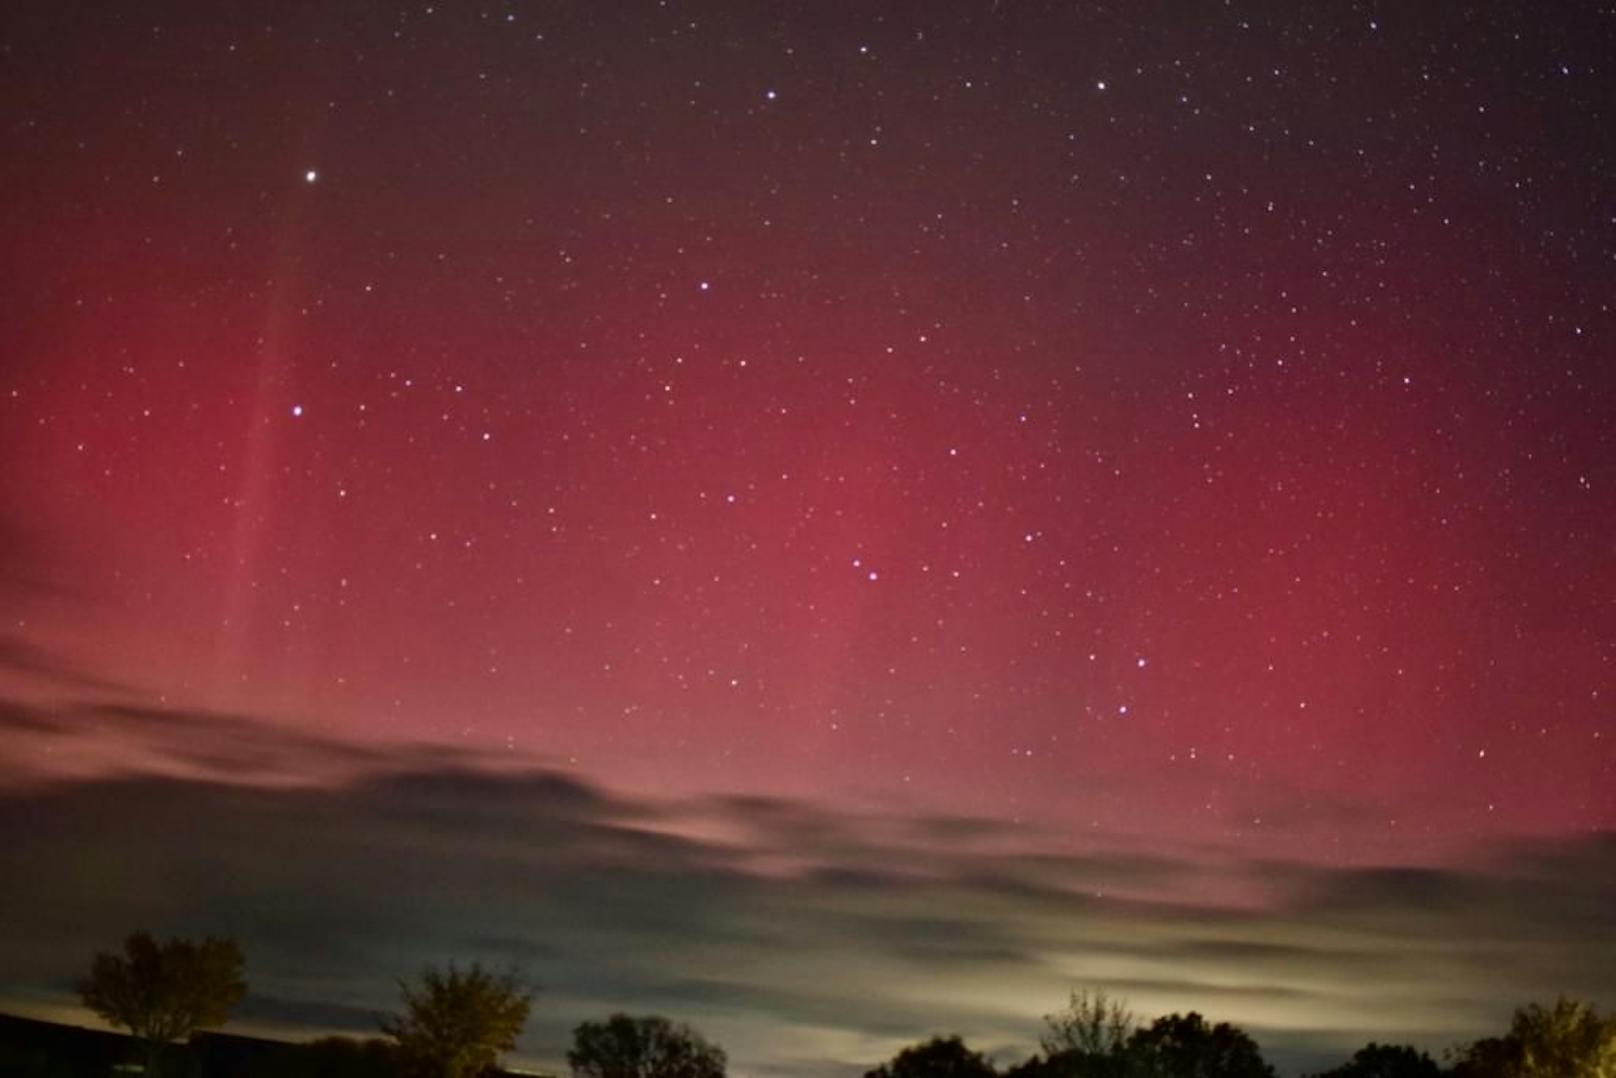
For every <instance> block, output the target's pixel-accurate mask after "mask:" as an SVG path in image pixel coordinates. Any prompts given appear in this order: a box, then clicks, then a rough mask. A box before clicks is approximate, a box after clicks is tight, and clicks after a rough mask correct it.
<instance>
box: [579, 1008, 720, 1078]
mask: <svg viewBox="0 0 1616 1078" xmlns="http://www.w3.org/2000/svg"><path fill="white" fill-rule="evenodd" d="M727 1062H728V1060H727V1057H726V1056H725V1055H724V1050H723V1049H722V1048H720V1047H718V1046H717V1045H715V1044H711V1043H709V1042H708V1041H707V1040H705V1039H704V1038H703V1037H702V1036H701V1034H699V1033H697V1032H696V1031H695V1030H693V1029H691V1028H690V1027H689V1026H687V1025H682V1024H681V1025H675V1024H674V1023H672V1022H670V1021H668V1020H667V1019H666V1018H660V1017H657V1016H655V1015H647V1016H645V1017H634V1016H632V1015H627V1014H614V1015H612V1016H611V1017H609V1018H607V1019H606V1020H605V1021H604V1022H582V1023H580V1024H579V1025H578V1027H577V1028H576V1029H574V1030H573V1031H572V1049H571V1050H570V1051H568V1052H567V1063H568V1065H569V1066H571V1067H572V1073H573V1074H575V1075H578V1076H579V1078H723V1076H724V1066H725V1064H726V1063H727Z"/></svg>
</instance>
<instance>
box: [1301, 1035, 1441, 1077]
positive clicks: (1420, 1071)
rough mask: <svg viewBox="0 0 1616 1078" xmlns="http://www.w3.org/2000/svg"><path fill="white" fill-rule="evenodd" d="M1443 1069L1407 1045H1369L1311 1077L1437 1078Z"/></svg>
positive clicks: (1428, 1057)
mask: <svg viewBox="0 0 1616 1078" xmlns="http://www.w3.org/2000/svg"><path fill="white" fill-rule="evenodd" d="M1441 1074H1442V1068H1441V1067H1439V1066H1437V1065H1436V1061H1435V1060H1433V1059H1432V1058H1431V1057H1430V1056H1428V1055H1426V1054H1425V1053H1424V1052H1419V1051H1415V1050H1414V1049H1413V1048H1410V1047H1409V1046H1408V1045H1406V1044H1375V1043H1373V1042H1370V1043H1369V1044H1367V1045H1365V1046H1364V1047H1362V1048H1360V1049H1358V1050H1357V1051H1356V1052H1354V1053H1353V1054H1352V1058H1351V1059H1350V1060H1348V1061H1347V1062H1345V1063H1343V1064H1341V1066H1339V1067H1336V1068H1335V1069H1333V1070H1327V1071H1324V1072H1322V1073H1320V1074H1317V1075H1315V1076H1314V1078H1440V1076H1441Z"/></svg>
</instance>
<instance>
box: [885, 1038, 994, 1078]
mask: <svg viewBox="0 0 1616 1078" xmlns="http://www.w3.org/2000/svg"><path fill="white" fill-rule="evenodd" d="M997 1073H998V1072H997V1071H995V1070H994V1069H993V1064H992V1063H990V1062H989V1061H988V1060H987V1058H986V1057H985V1056H983V1055H982V1054H981V1053H980V1052H973V1051H971V1050H970V1049H969V1048H967V1047H965V1042H964V1041H962V1040H960V1039H959V1038H958V1037H933V1038H932V1039H931V1040H929V1041H926V1042H925V1043H924V1044H916V1045H911V1046H910V1047H908V1048H905V1049H904V1050H903V1051H901V1052H899V1053H898V1054H897V1055H895V1056H893V1057H892V1061H891V1062H889V1063H883V1064H881V1066H879V1067H877V1068H876V1069H875V1070H872V1071H866V1072H865V1075H864V1078H995V1076H996V1075H997Z"/></svg>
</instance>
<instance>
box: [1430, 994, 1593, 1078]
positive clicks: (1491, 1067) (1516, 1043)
mask: <svg viewBox="0 0 1616 1078" xmlns="http://www.w3.org/2000/svg"><path fill="white" fill-rule="evenodd" d="M1453 1073H1454V1074H1455V1075H1457V1076H1459V1078H1616V1015H1612V1016H1608V1017H1605V1018H1600V1016H1599V1012H1598V1011H1596V1010H1595V1009H1594V1008H1593V1007H1591V1006H1589V1005H1588V1004H1586V1003H1581V1002H1578V1001H1576V1000H1571V999H1567V998H1565V997H1564V996H1562V997H1560V998H1559V999H1558V1000H1556V1001H1555V1003H1554V1006H1552V1007H1542V1006H1539V1005H1538V1004H1536V1003H1533V1004H1530V1005H1528V1006H1525V1007H1522V1008H1520V1009H1519V1010H1517V1011H1516V1012H1515V1018H1514V1021H1513V1022H1512V1023H1511V1024H1510V1029H1509V1032H1508V1033H1506V1034H1505V1035H1504V1036H1502V1037H1489V1038H1486V1039H1484V1040H1479V1041H1477V1042H1476V1043H1475V1044H1473V1045H1471V1046H1470V1047H1469V1048H1468V1049H1467V1050H1466V1051H1465V1052H1464V1053H1463V1055H1462V1056H1461V1058H1460V1059H1459V1061H1458V1063H1457V1064H1456V1065H1455V1067H1454V1069H1453Z"/></svg>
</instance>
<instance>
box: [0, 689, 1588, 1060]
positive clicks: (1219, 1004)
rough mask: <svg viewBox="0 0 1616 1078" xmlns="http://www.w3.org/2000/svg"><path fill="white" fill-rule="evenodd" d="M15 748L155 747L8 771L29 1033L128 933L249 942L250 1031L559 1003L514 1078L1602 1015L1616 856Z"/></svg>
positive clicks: (266, 759)
mask: <svg viewBox="0 0 1616 1078" xmlns="http://www.w3.org/2000/svg"><path fill="white" fill-rule="evenodd" d="M0 726H3V727H4V730H5V733H6V740H7V744H8V745H9V746H10V747H11V749H12V750H13V753H15V752H17V751H19V750H20V748H21V747H23V746H27V745H32V746H33V749H34V751H35V752H36V753H43V752H46V751H47V750H48V747H49V745H50V744H51V742H52V740H53V739H62V738H75V737H82V736H86V735H87V733H88V732H89V731H94V732H95V733H96V735H97V736H100V737H103V738H107V739H108V740H109V743H118V744H122V745H125V746H126V747H127V746H133V745H136V744H139V745H143V746H144V749H143V751H140V752H135V751H133V750H132V749H131V750H130V751H129V756H128V758H129V759H130V760H132V761H140V763H139V764H138V766H136V765H131V769H130V770H128V771H126V772H125V773H122V774H115V773H114V774H102V775H97V776H90V775H76V776H69V777H62V778H58V779H56V780H54V781H50V782H46V783H40V782H37V781H34V782H27V783H24V782H20V781H16V780H18V779H21V778H23V777H26V776H37V775H38V773H39V771H38V768H37V767H35V766H32V765H30V766H29V767H27V768H17V769H13V770H11V771H10V773H9V777H10V778H11V779H12V780H13V781H12V783H11V784H10V785H9V786H8V787H6V788H5V792H4V793H0V833H4V834H6V835H7V836H10V841H8V842H7V843H6V844H5V845H4V846H3V847H0V876H3V877H4V878H5V879H7V880H9V881H11V883H10V885H9V887H8V894H7V901H6V906H7V912H6V916H5V917H4V918H3V919H0V968H5V969H6V970H8V971H10V974H11V975H10V978H9V980H8V982H7V983H6V984H5V985H3V986H0V992H3V995H0V1001H3V1003H4V1004H5V1005H8V1006H20V1007H25V1008H33V1009H48V1008H52V1007H56V1006H59V1005H62V1004H65V1003H67V1002H69V1001H70V998H71V994H70V991H69V988H68V986H69V985H70V983H71V981H72V978H73V977H74V976H75V975H76V974H77V973H78V971H79V970H80V969H81V968H82V967H83V965H84V964H85V962H86V961H87V959H88V956H89V954H90V952H91V951H92V950H94V949H96V948H103V947H109V946H111V945H113V944H114V943H115V942H116V941H117V940H118V939H119V938H120V937H121V936H122V934H123V933H125V932H127V931H128V930H129V929H131V928H133V927H137V926H147V927H151V928H152V929H154V930H156V931H159V932H163V933H185V934H201V933H210V932H212V933H230V934H234V935H236V936H238V937H239V938H240V939H241V940H242V942H243V944H244V947H245V949H246V950H247V953H248V955H249V963H250V981H251V983H252V987H253V992H252V995H251V997H250V998H249V1000H248V1002H247V1004H246V1005H245V1006H244V1007H243V1009H242V1011H241V1015H240V1017H241V1021H242V1022H243V1023H244V1024H246V1025H250V1026H256V1027H259V1028H272V1029H277V1030H281V1031H287V1030H301V1031H309V1032H312V1031H316V1030H328V1029H339V1030H348V1031H357V1032H364V1031H367V1030H369V1029H372V1028H374V1019H375V1016H376V1014H377V1013H379V1012H382V1011H385V1010H387V1009H388V1008H390V1007H391V1006H392V1005H393V1002H394V999H395V979H396V978H397V977H398V976H400V975H409V974H410V973H411V972H413V971H415V970H417V969H418V968H419V967H421V966H422V965H423V964H424V963H432V962H443V961H447V960H450V959H458V960H472V959H478V960H482V961H484V962H490V963H496V964H505V963H514V964H515V965H517V966H518V967H519V968H520V969H521V970H522V971H523V972H524V973H525V974H526V976H528V977H529V978H530V979H531V980H532V981H534V982H535V983H537V984H538V985H539V986H540V987H541V993H540V995H539V998H538V1004H537V1006H536V1008H535V1012H534V1021H533V1022H532V1024H531V1025H530V1027H529V1030H528V1033H527V1035H526V1037H525V1038H524V1041H523V1045H522V1049H523V1050H522V1053H521V1054H522V1055H523V1056H524V1057H526V1058H528V1059H531V1060H534V1061H539V1062H550V1063H552V1064H553V1063H555V1062H556V1061H557V1060H559V1058H560V1057H561V1055H562V1053H563V1052H564V1050H565V1046H566V1043H567V1033H568V1030H569V1029H570V1027H571V1025H573V1024H575V1023H576V1022H577V1021H579V1020H580V1019H582V1018H585V1017H590V1016H597V1015H600V1014H603V1013H606V1012H608V1011H610V1010H616V1009H625V1010H631V1011H656V1012H660V1013H666V1014H670V1015H672V1016H675V1017H677V1018H680V1019H682V1020H687V1021H691V1022H693V1023H695V1024H696V1025H697V1026H699V1027H700V1028H702V1029H703V1030H704V1031H706V1032H707V1033H708V1034H709V1035H711V1036H713V1037H715V1038H716V1039H717V1040H719V1041H720V1042H721V1043H723V1044H724V1045H725V1046H726V1047H727V1048H728V1049H729V1050H730V1052H731V1055H732V1058H733V1060H734V1061H735V1064H736V1067H737V1070H739V1071H740V1072H742V1073H806V1072H820V1073H824V1072H826V1071H827V1070H830V1071H835V1070H843V1071H851V1070H854V1069H856V1068H859V1067H862V1066H864V1065H866V1064H868V1063H871V1062H873V1061H875V1060H877V1059H879V1058H882V1057H885V1056H886V1055H888V1054H890V1053H891V1052H892V1051H893V1050H895V1049H896V1048H897V1047H899V1046H900V1045H902V1044H904V1043H907V1042H909V1041H912V1040H914V1039H917V1038H919V1037H922V1036H925V1035H929V1034H931V1033H934V1032H956V1031H957V1032H960V1033H963V1034H965V1035H966V1036H967V1037H969V1038H970V1039H971V1040H972V1041H973V1042H975V1043H977V1044H978V1045H979V1046H981V1047H983V1048H985V1049H988V1050H990V1051H992V1052H993V1053H994V1054H995V1055H996V1056H997V1057H998V1058H999V1059H1000V1060H1001V1061H1008V1060H1011V1059H1014V1058H1018V1057H1019V1056H1020V1055H1021V1054H1023V1053H1025V1052H1027V1051H1030V1050H1031V1048H1032V1047H1033V1042H1034V1040H1035V1038H1036V1035H1037V1032H1038V1024H1039V1015H1041V1014H1042V1013H1044V1012H1046V1011H1048V1010H1051V1009H1053V1008H1054V1007H1055V1006H1057V1005H1058V1004H1059V1003H1060V1002H1061V1000H1062V999H1063V998H1064V995H1065V992H1066V991H1067V989H1068V988H1069V987H1070V986H1072V985H1074V984H1086V985H1101V986H1104V987H1105V988H1106V989H1107V990H1108V991H1110V992H1112V993H1114V994H1117V995H1120V996H1123V997H1126V998H1127V999H1129V1000H1130V1001H1131V1002H1132V1004H1133V1006H1134V1007H1135V1009H1136V1010H1138V1011H1139V1012H1140V1013H1142V1014H1144V1015H1147V1016H1148V1015H1153V1014H1156V1013H1161V1012H1165V1011H1168V1010H1187V1009H1199V1010H1201V1011H1203V1012H1204V1013H1207V1014H1208V1015H1209V1016H1212V1017H1216V1018H1219V1019H1228V1020H1231V1021H1235V1022H1237V1023H1239V1024H1242V1025H1244V1026H1246V1027H1247V1028H1248V1029H1250V1030H1252V1031H1253V1033H1254V1034H1255V1035H1257V1036H1258V1038H1259V1040H1260V1041H1261V1042H1262V1044H1263V1046H1264V1048H1265V1050H1267V1051H1268V1053H1269V1054H1270V1056H1271V1057H1272V1058H1274V1059H1275V1060H1276V1061H1277V1062H1279V1063H1280V1064H1281V1066H1282V1067H1287V1068H1289V1069H1296V1068H1298V1067H1302V1066H1311V1065H1315V1064H1320V1063H1325V1062H1328V1061H1329V1060H1330V1059H1331V1058H1333V1057H1334V1056H1337V1055H1341V1054H1344V1053H1346V1052H1347V1051H1350V1050H1351V1048H1352V1047H1354V1046H1356V1045H1357V1044H1359V1043H1361V1042H1363V1041H1365V1040H1368V1039H1370V1038H1372V1037H1373V1038H1379V1039H1382V1040H1386V1039H1391V1040H1399V1041H1402V1040H1411V1041H1414V1042H1417V1043H1420V1044H1422V1045H1424V1046H1427V1047H1430V1048H1432V1049H1440V1048H1441V1047H1443V1046H1445V1045H1447V1044H1449V1043H1451V1042H1453V1041H1455V1040H1459V1039H1462V1038H1466V1037H1471V1036H1474V1035H1477V1034H1480V1033H1485V1032H1487V1031H1489V1030H1492V1029H1495V1028H1497V1027H1498V1026H1499V1025H1500V1024H1501V1023H1502V1022H1503V1020H1504V1018H1505V1017H1506V1015H1507V1013H1508V1010H1509V1008H1510V1007H1511V1006H1513V1005H1514V1004H1516V1003H1519V1002H1521V1001H1523V1000H1526V999H1531V998H1545V997H1550V996H1552V995H1554V994H1555V993H1556V992H1560V991H1566V992H1570V993H1573V994H1577V995H1582V996H1585V997H1590V998H1593V999H1595V1000H1603V1001H1606V1002H1609V1001H1610V1000H1611V999H1612V997H1613V996H1616V974H1613V973H1612V972H1611V971H1612V969H1613V968H1616V963H1613V961H1612V959H1613V958H1616V915H1613V914H1612V912H1611V907H1610V904H1609V898H1610V896H1611V895H1612V894H1613V893H1616V836H1611V835H1608V834H1595V835H1589V836H1586V837H1584V838H1578V839H1566V840H1561V841H1555V842H1550V841H1541V842H1532V843H1528V842H1521V843H1517V844H1514V845H1510V846H1497V847H1494V848H1491V849H1490V850H1487V851H1483V852H1480V853H1478V855H1477V856H1476V857H1475V858H1473V859H1471V860H1470V861H1468V862H1466V863H1465V864H1464V865H1462V866H1454V865H1450V866H1447V867H1413V868H1410V867H1400V868H1350V869H1343V868H1329V867H1323V866H1318V865H1310V864H1306V863H1302V862H1296V861H1286V862H1280V861H1264V860H1257V859H1253V858H1251V857H1249V856H1240V855H1237V854H1235V853H1233V852H1230V851H1202V852H1200V853H1196V852H1193V851H1187V850H1186V851H1183V852H1181V853H1177V854H1171V855H1166V854H1162V853H1160V852H1159V851H1157V852H1145V851H1140V850H1129V849H1127V848H1125V847H1124V846H1121V845H1115V844H1113V845H1111V846H1107V845H1105V844H1104V843H1102V842H1098V841H1096V842H1093V843H1092V844H1090V845H1088V846H1085V847H1081V848H1079V847H1075V846H1074V845H1073V844H1072V842H1071V840H1070V839H1069V838H1068V837H1066V836H1063V835H1059V834H1056V833H1053V832H1048V831H1041V830H1039V829H1036V828H1027V827H1020V826H1016V825H1012V824H1009V823H1005V822H999V821H992V820H983V819H971V818H965V817H950V816H945V815H938V814H919V813H915V814H904V813H901V812H893V811H876V810H870V811H852V810H847V809H832V808H830V807H827V806H823V805H817V804H812V803H808V802H803V801H792V800H785V799H778V798H760V797H721V796H714V797H705V798H685V799H678V800H657V799H652V798H647V797H639V796H628V795H624V794H621V793H614V792H611V791H608V790H606V789H603V788H601V787H599V786H598V785H594V784H591V783H588V782H585V781H583V780H582V779H580V778H579V777H577V776H575V775H571V774H568V773H565V772H563V771H561V770H557V769H554V768H546V767H540V766H531V765H523V766H518V767H514V768H513V767H511V766H509V765H508V764H507V765H506V766H504V767H495V766H492V763H491V762H490V761H487V760H479V759H477V758H475V757H472V756H466V757H460V758H457V757H455V756H453V755H445V754H443V753H441V752H438V751H437V750H426V749H420V748H414V749H410V748H387V749H381V748H372V747H356V746H352V745H347V744H342V743H337V742H333V741H326V740H324V739H322V738H319V737H317V736H313V735H309V734H296V733H291V732H287V731H284V730H282V729H280V728H278V727H274V726H270V725H266V724H260V723H256V722H254V721H252V720H250V719H244V718H232V717H225V716H216V715H208V714H203V713H188V712H182V711H166V710H162V709H154V708H127V707H111V706H98V707H86V708H81V709H41V708H34V707H28V706H25V705H22V704H15V703H13V704H10V705H8V706H7V708H6V710H5V713H4V716H3V719H0ZM120 738H121V739H122V740H119V739H120ZM164 761H166V762H167V767H166V768H165V767H164V766H162V765H163V763H164ZM311 776H312V777H313V778H312V780H311V778H310V777H311ZM294 778H296V779H299V780H301V781H296V782H293V781H291V780H292V779H294Z"/></svg>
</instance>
